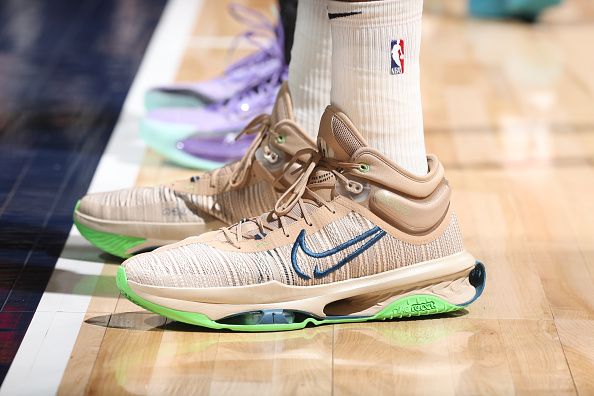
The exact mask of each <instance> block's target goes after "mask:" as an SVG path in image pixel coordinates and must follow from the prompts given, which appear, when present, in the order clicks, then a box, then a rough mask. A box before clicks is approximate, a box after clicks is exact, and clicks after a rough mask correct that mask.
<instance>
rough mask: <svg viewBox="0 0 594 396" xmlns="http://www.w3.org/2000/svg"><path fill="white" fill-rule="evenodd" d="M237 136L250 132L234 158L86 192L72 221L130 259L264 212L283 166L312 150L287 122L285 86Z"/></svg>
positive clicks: (289, 116)
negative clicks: (268, 110) (181, 176)
mask: <svg viewBox="0 0 594 396" xmlns="http://www.w3.org/2000/svg"><path fill="white" fill-rule="evenodd" d="M242 133H244V134H250V133H255V134H257V136H256V138H255V139H254V141H253V143H252V145H251V146H250V148H249V149H248V151H247V153H246V155H245V156H244V157H243V158H242V159H241V160H240V161H238V162H234V163H231V164H229V165H227V166H225V167H223V168H220V169H217V170H215V171H212V172H208V173H203V174H202V175H199V176H194V177H192V178H191V179H188V180H182V181H178V182H174V183H171V184H169V185H164V186H158V187H137V188H131V189H126V190H118V191H111V192H105V193H98V194H89V195H87V196H85V197H84V198H82V199H81V200H80V202H79V203H78V204H77V206H76V208H75V210H74V223H75V224H76V226H77V228H78V229H79V231H80V233H81V234H82V235H83V236H84V237H85V238H86V239H88V240H89V241H90V242H91V243H92V244H94V245H95V246H97V247H99V248H100V249H102V250H104V251H106V252H109V253H111V254H114V255H116V256H119V257H130V256H131V255H133V254H135V253H138V252H141V251H148V250H152V249H154V248H156V247H159V246H163V245H166V244H169V243H173V242H177V241H179V240H181V239H184V238H186V237H189V236H192V235H199V234H201V233H203V232H205V231H209V230H213V229H217V228H220V227H222V226H226V225H229V224H233V223H235V222H237V221H239V220H240V219H242V218H245V217H252V216H255V215H258V214H260V213H262V212H263V211H265V210H269V209H270V208H271V207H272V206H273V205H274V203H275V202H276V200H277V199H278V198H279V196H280V194H279V192H277V191H279V190H282V189H283V186H285V187H286V186H288V185H290V182H289V181H288V180H287V179H286V178H284V177H282V175H283V171H284V168H285V165H287V163H288V162H290V161H291V160H292V158H293V156H294V155H295V153H296V152H297V151H299V150H301V149H304V148H310V149H311V148H313V147H315V143H314V142H313V141H312V140H311V138H310V137H309V136H308V135H307V134H306V133H305V132H304V131H303V130H301V128H300V127H299V126H298V125H297V123H295V121H294V117H293V107H292V103H291V96H290V94H289V90H288V87H287V85H286V84H285V85H283V86H282V88H281V90H280V92H279V94H278V96H277V99H276V104H275V106H274V109H273V111H272V114H271V115H260V116H258V117H256V118H255V119H254V120H253V121H252V122H251V123H250V124H249V125H248V126H247V127H246V129H245V130H244V131H243V132H242ZM293 167H295V166H293ZM287 175H289V173H287ZM294 177H295V176H293V179H294Z"/></svg>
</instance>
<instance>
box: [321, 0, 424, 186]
mask: <svg viewBox="0 0 594 396" xmlns="http://www.w3.org/2000/svg"><path fill="white" fill-rule="evenodd" d="M422 13H423V1H422V0H386V1H377V2H363V3H345V2H338V1H329V2H328V17H329V19H330V26H331V32H332V90H331V94H330V95H331V102H332V104H333V105H335V106H337V107H338V108H339V109H341V110H342V111H344V112H345V114H347V115H348V116H349V117H350V118H351V120H352V121H353V123H354V124H355V125H356V126H357V128H359V130H360V131H361V133H362V134H363V137H364V138H365V139H366V140H367V142H368V143H369V145H371V146H372V147H374V148H376V149H377V150H380V151H381V152H382V153H384V154H385V155H387V156H388V157H389V158H390V159H392V160H393V161H394V162H396V163H397V164H398V165H400V166H402V167H403V168H404V169H406V170H408V171H409V172H412V173H414V174H417V175H423V174H425V173H427V160H426V153H425V140H424V136H423V111H422V106H421V85H420V71H419V50H420V45H421V16H422ZM402 52H403V53H404V56H403V57H402V59H400V56H399V54H402ZM392 53H394V54H395V56H394V58H395V59H396V60H394V59H393V58H392Z"/></svg>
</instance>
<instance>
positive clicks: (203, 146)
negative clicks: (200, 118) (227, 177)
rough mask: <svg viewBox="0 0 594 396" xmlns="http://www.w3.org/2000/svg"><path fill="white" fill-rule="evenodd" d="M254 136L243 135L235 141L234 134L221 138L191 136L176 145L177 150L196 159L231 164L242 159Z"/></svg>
mask: <svg viewBox="0 0 594 396" xmlns="http://www.w3.org/2000/svg"><path fill="white" fill-rule="evenodd" d="M254 138H255V135H244V136H241V137H240V138H239V139H237V140H236V135H235V134H229V135H227V136H225V137H223V138H203V137H200V136H192V137H189V138H187V139H184V140H182V141H180V142H178V143H177V148H178V150H183V151H184V152H186V153H188V154H190V155H192V156H194V157H198V158H202V159H205V160H209V161H216V162H231V161H235V160H238V159H240V158H241V157H243V155H244V154H245V152H246V151H247V149H248V148H249V147H250V144H251V143H252V141H253V140H254Z"/></svg>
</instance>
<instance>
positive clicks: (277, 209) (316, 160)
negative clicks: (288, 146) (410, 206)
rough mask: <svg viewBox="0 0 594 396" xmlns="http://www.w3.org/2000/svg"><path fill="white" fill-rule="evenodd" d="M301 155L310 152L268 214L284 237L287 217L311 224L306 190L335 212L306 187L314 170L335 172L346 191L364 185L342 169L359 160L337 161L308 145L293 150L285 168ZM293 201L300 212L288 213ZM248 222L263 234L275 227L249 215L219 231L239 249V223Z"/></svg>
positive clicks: (308, 194) (358, 188)
mask: <svg viewBox="0 0 594 396" xmlns="http://www.w3.org/2000/svg"><path fill="white" fill-rule="evenodd" d="M303 156H309V159H308V160H307V161H306V162H305V163H303V164H302V165H300V166H299V167H298V168H296V169H295V170H292V171H291V174H296V173H299V176H298V177H297V179H296V180H295V182H294V183H293V184H292V185H291V186H290V187H289V188H287V190H286V191H285V192H284V193H283V194H282V195H281V197H280V198H279V199H278V201H277V202H276V204H275V206H274V210H273V211H272V212H270V215H272V216H273V220H278V222H279V224H280V229H282V231H283V233H284V235H285V236H286V237H289V233H288V232H287V230H286V227H287V226H288V224H286V222H285V221H286V220H285V219H286V218H289V219H291V220H294V221H299V220H300V219H301V218H303V219H304V220H305V223H306V224H307V225H308V226H312V225H313V223H312V221H311V218H310V214H309V212H308V210H307V208H306V207H305V200H304V198H303V196H304V195H305V193H307V197H308V198H309V197H311V198H312V199H313V200H314V201H315V202H316V203H318V205H319V206H320V207H322V206H323V207H325V208H327V209H328V210H330V211H331V212H332V213H336V210H335V209H334V207H333V206H332V205H331V204H330V203H329V202H327V201H326V200H325V199H324V198H323V197H321V196H319V195H318V194H316V193H315V192H314V191H312V190H311V189H310V188H309V187H308V182H309V180H310V176H311V175H312V173H313V172H314V171H317V170H325V171H329V172H331V173H332V174H333V175H334V176H336V178H337V180H339V182H342V183H344V185H345V188H346V189H347V191H349V192H352V193H355V194H359V193H360V192H361V191H363V185H362V184H361V183H359V182H356V181H353V180H350V179H348V178H347V177H346V176H345V175H344V174H343V172H344V171H345V170H351V169H358V168H359V167H360V164H355V163H351V162H344V161H337V160H334V159H332V158H327V157H324V156H322V154H320V153H319V152H318V151H317V150H315V149H311V148H306V149H302V150H299V151H298V152H297V153H295V156H294V157H293V159H292V160H291V161H289V162H288V163H287V164H286V165H285V172H286V171H288V170H289V169H291V167H292V165H293V164H295V163H296V161H298V158H300V157H303ZM281 177H282V175H281ZM295 205H298V206H299V209H300V214H299V215H295V214H292V213H291V211H292V209H293V208H294V207H295ZM249 222H253V223H254V224H256V226H257V227H258V231H259V233H260V234H263V235H266V231H273V230H275V228H274V227H272V226H271V225H270V224H269V223H268V222H265V221H263V220H262V217H253V218H251V219H243V220H241V221H239V222H238V223H237V224H235V225H232V226H230V227H226V228H221V231H222V232H223V234H224V236H225V238H226V239H227V241H228V242H229V243H230V244H231V245H233V246H234V247H236V248H238V249H241V245H240V243H241V241H242V240H243V237H244V233H243V231H242V226H243V224H247V223H249Z"/></svg>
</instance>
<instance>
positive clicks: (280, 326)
mask: <svg viewBox="0 0 594 396" xmlns="http://www.w3.org/2000/svg"><path fill="white" fill-rule="evenodd" d="M116 283H117V286H118V288H119V289H120V291H121V292H122V294H123V295H124V296H125V297H126V298H127V299H129V300H130V301H132V302H133V303H135V304H136V305H139V306H140V307H142V308H145V309H147V310H149V311H151V312H154V313H156V314H159V315H161V316H165V317H167V318H169V319H172V320H176V321H178V322H184V323H189V324H193V325H198V326H203V327H208V328H211V329H227V330H234V331H245V332H259V331H284V330H297V329H302V328H304V327H306V326H307V325H308V324H310V323H311V324H312V325H316V326H317V325H322V324H335V323H353V322H368V321H374V320H387V319H388V320H389V319H397V318H410V317H416V316H425V315H434V314H441V313H447V312H453V311H458V310H461V309H463V308H464V307H465V306H466V305H454V304H451V303H449V302H447V301H445V300H443V299H441V298H439V297H436V296H432V295H424V294H419V295H413V296H407V297H403V298H400V299H398V300H396V301H393V302H392V303H390V304H389V305H387V306H386V307H385V308H384V309H382V310H381V311H380V312H378V313H376V314H375V315H373V316H360V317H347V316H343V317H336V316H335V317H327V318H315V317H312V316H308V317H307V318H305V319H304V320H302V321H300V322H293V323H271V324H268V323H267V324H255V325H254V324H229V323H221V322H217V321H214V320H212V319H210V318H209V317H207V316H206V315H204V314H201V313H196V312H186V311H179V310H176V309H172V308H167V307H164V306H161V305H158V304H155V303H152V302H150V301H147V300H145V299H143V298H142V297H140V296H139V295H137V294H136V293H134V291H133V290H132V288H131V287H130V285H129V284H128V279H127V277H126V270H125V268H124V267H120V268H119V269H118V273H117V276H116ZM480 292H482V289H480V290H478V289H477V293H480ZM221 320H222V319H221Z"/></svg>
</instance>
